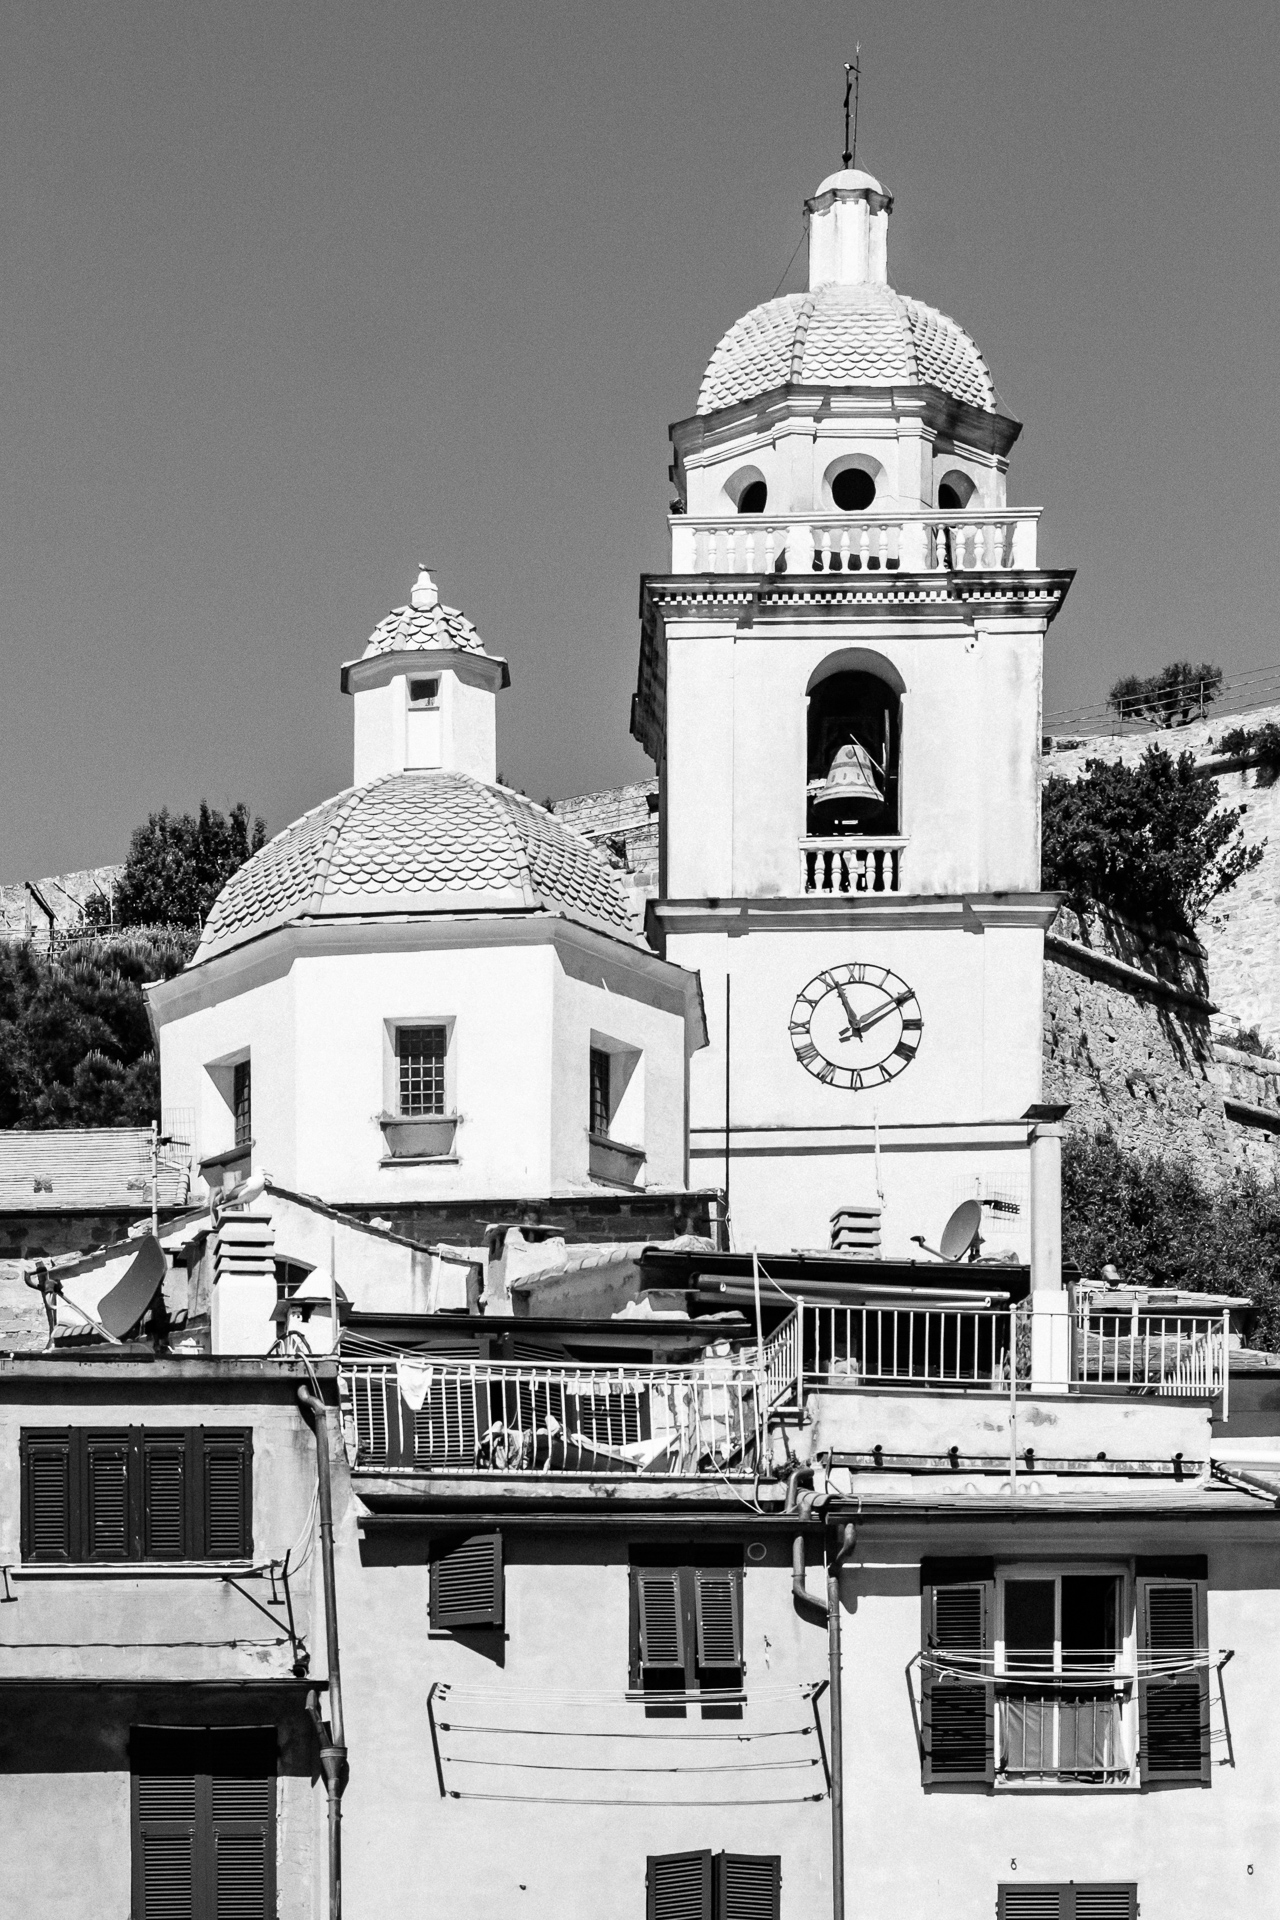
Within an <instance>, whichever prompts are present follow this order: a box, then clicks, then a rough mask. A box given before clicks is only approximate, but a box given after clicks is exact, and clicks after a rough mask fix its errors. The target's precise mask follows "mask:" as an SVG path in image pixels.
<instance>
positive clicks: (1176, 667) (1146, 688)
mask: <svg viewBox="0 0 1280 1920" xmlns="http://www.w3.org/2000/svg"><path fill="white" fill-rule="evenodd" d="M1221 689H1222V668H1221V667H1215V666H1214V665H1212V663H1211V662H1210V661H1208V660H1202V661H1201V662H1200V664H1199V666H1193V665H1192V664H1191V662H1190V660H1174V661H1171V662H1170V664H1169V665H1168V666H1167V667H1161V669H1160V671H1159V673H1151V674H1148V675H1147V676H1146V678H1145V679H1144V678H1143V677H1142V676H1141V675H1139V674H1136V673H1127V674H1126V675H1125V676H1124V678H1123V679H1122V680H1117V681H1116V683H1115V685H1114V686H1113V687H1112V689H1111V691H1110V693H1109V694H1108V695H1107V705H1108V706H1109V707H1110V708H1111V709H1112V711H1113V712H1114V713H1118V714H1119V716H1120V718H1121V719H1122V720H1154V721H1155V723H1156V725H1157V726H1159V727H1185V726H1186V724H1187V722H1188V721H1189V720H1195V719H1198V718H1199V717H1200V716H1201V715H1202V714H1203V712H1204V709H1205V708H1206V707H1207V706H1208V705H1209V704H1210V703H1211V702H1212V701H1214V700H1216V699H1217V697H1218V694H1219V693H1220V691H1221Z"/></svg>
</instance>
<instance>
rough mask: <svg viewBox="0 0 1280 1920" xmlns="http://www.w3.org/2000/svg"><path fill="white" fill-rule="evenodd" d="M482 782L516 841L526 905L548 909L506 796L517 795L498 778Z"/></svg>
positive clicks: (493, 805)
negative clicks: (534, 877) (500, 783)
mask: <svg viewBox="0 0 1280 1920" xmlns="http://www.w3.org/2000/svg"><path fill="white" fill-rule="evenodd" d="M480 784H481V786H482V787H483V788H484V792H485V798H486V799H487V800H488V802H489V805H490V806H491V807H492V808H493V810H494V813H495V815H496V816H497V818H498V819H499V820H500V821H501V822H502V825H503V827H504V828H505V830H506V831H507V832H508V833H509V834H510V835H511V838H512V839H513V840H514V841H515V843H516V859H517V861H518V862H519V869H520V889H521V892H522V893H523V894H524V903H525V905H526V907H533V908H535V909H537V908H540V909H542V911H544V912H546V911H548V908H547V903H546V901H545V900H544V899H543V897H542V895H541V894H540V893H539V892H538V890H537V888H536V887H535V886H534V884H533V866H532V863H531V862H530V859H529V849H528V847H527V846H526V845H525V843H524V835H523V834H522V833H518V832H517V831H516V823H515V821H514V820H513V819H512V817H511V808H510V804H509V802H508V801H507V800H506V798H505V796H506V795H510V796H511V799H512V800H514V799H515V798H516V795H515V794H514V793H512V790H511V788H510V787H500V786H499V785H498V783H497V781H496V780H495V781H492V782H490V781H488V780H483V781H481V782H480ZM499 794H502V795H503V796H504V798H503V799H499V797H498V796H499ZM524 797H525V796H524V795H521V796H520V798H521V799H523V798H524Z"/></svg>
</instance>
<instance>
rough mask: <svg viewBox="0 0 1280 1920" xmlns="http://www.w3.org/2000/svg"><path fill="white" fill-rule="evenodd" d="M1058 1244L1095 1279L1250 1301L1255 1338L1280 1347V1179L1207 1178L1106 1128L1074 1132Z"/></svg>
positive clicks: (1067, 1148)
mask: <svg viewBox="0 0 1280 1920" xmlns="http://www.w3.org/2000/svg"><path fill="white" fill-rule="evenodd" d="M1062 1236H1063V1240H1062V1244H1063V1253H1064V1256H1065V1257H1066V1259H1067V1260H1069V1261H1071V1262H1073V1263H1074V1264H1075V1265H1076V1266H1078V1267H1079V1268H1080V1270H1081V1272H1082V1273H1085V1274H1089V1275H1092V1276H1094V1277H1095V1278H1096V1276H1097V1275H1098V1274H1100V1273H1101V1271H1102V1268H1103V1267H1104V1266H1106V1265H1108V1264H1110V1265H1113V1266H1115V1267H1118V1268H1119V1270H1120V1272H1121V1273H1122V1274H1123V1275H1124V1277H1125V1279H1126V1280H1130V1281H1133V1282H1135V1283H1136V1284H1137V1285H1140V1286H1152V1287H1186V1288H1189V1289H1191V1290H1193V1291H1196V1292H1202V1293H1221V1294H1230V1295H1234V1296H1236V1297H1237V1298H1238V1297H1240V1296H1241V1295H1243V1296H1245V1297H1246V1298H1248V1299H1250V1300H1252V1302H1253V1304H1254V1307H1255V1309H1256V1310H1257V1319H1256V1322H1255V1325H1254V1330H1253V1332H1252V1334H1251V1336H1250V1337H1251V1339H1252V1341H1253V1343H1254V1344H1255V1345H1259V1346H1266V1347H1268V1348H1273V1349H1274V1348H1275V1347H1277V1346H1280V1187H1277V1184H1276V1182H1275V1180H1274V1179H1263V1178H1261V1177H1259V1176H1258V1175H1257V1174H1255V1173H1252V1172H1245V1173H1242V1174H1239V1175H1237V1176H1236V1178H1235V1179H1234V1180H1233V1181H1232V1182H1231V1183H1230V1184H1228V1185H1225V1186H1222V1187H1211V1186H1209V1185H1208V1184H1207V1183H1206V1181H1205V1180H1204V1179H1203V1177H1202V1176H1201V1175H1200V1174H1199V1173H1198V1172H1197V1170H1196V1169H1195V1167H1194V1166H1192V1164H1191V1163H1190V1161H1189V1160H1187V1159H1185V1158H1182V1157H1179V1156H1176V1155H1174V1156H1167V1157H1162V1156H1159V1155H1149V1154H1139V1153H1132V1152H1130V1151H1129V1150H1128V1149H1126V1148H1125V1147H1122V1146H1121V1144H1120V1142H1119V1141H1118V1140H1117V1139H1116V1137H1115V1135H1114V1134H1112V1133H1109V1132H1102V1133H1097V1134H1094V1135H1092V1136H1082V1135H1068V1137H1067V1139H1066V1140H1065V1141H1064V1143H1063V1154H1062Z"/></svg>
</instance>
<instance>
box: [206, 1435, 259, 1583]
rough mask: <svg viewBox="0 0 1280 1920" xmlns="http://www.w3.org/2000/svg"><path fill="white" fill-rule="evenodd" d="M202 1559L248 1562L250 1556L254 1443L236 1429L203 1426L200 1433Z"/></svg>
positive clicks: (250, 1438) (251, 1544) (251, 1551)
mask: <svg viewBox="0 0 1280 1920" xmlns="http://www.w3.org/2000/svg"><path fill="white" fill-rule="evenodd" d="M200 1450H201V1466H202V1474H201V1481H202V1500H201V1508H202V1519H203V1528H202V1531H203V1536H204V1537H203V1539H202V1540H201V1541H200V1543H199V1545H198V1546H197V1548H196V1552H197V1554H198V1555H199V1557H200V1558H202V1559H205V1560H248V1559H249V1558H250V1557H251V1556H252V1553H253V1485H252V1466H253V1442H252V1435H251V1434H250V1433H249V1432H247V1431H245V1430H243V1429H240V1428H236V1427H205V1428H204V1429H203V1430H202V1431H201V1433H200Z"/></svg>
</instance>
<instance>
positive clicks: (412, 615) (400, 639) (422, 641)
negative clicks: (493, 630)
mask: <svg viewBox="0 0 1280 1920" xmlns="http://www.w3.org/2000/svg"><path fill="white" fill-rule="evenodd" d="M431 647H437V648H444V649H446V650H450V649H456V650H457V651H459V652H462V653H483V652H484V650H485V647H484V641H483V640H482V639H481V638H480V635H479V634H478V633H477V632H476V630H475V628H474V627H473V626H472V624H471V622H470V621H469V620H468V619H467V616H466V614H465V613H459V611H458V609H457V608H456V607H442V606H440V605H439V604H437V605H436V606H434V607H414V606H408V607H396V608H394V609H393V610H392V612H390V613H389V614H388V615H387V617H386V619H385V620H379V622H378V624H377V626H376V627H375V628H374V630H373V632H372V633H371V634H370V635H369V644H368V646H367V647H366V648H365V650H364V655H363V658H364V659H366V660H369V659H371V658H372V657H373V656H374V655H375V654H379V653H400V652H403V651H405V650H408V651H410V652H413V651H415V650H423V649H427V648H431Z"/></svg>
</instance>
